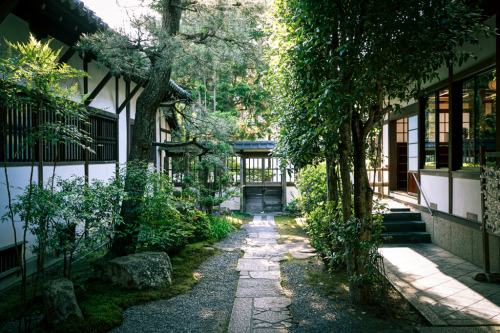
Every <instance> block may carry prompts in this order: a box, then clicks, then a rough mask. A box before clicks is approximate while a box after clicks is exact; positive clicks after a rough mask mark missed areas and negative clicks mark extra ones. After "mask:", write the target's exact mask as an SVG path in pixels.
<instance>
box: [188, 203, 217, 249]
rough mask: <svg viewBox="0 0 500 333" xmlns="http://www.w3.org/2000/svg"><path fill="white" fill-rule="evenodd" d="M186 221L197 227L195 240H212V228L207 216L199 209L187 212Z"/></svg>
mask: <svg viewBox="0 0 500 333" xmlns="http://www.w3.org/2000/svg"><path fill="white" fill-rule="evenodd" d="M185 219H186V222H187V223H190V224H192V225H193V226H194V227H195V229H194V238H195V240H196V241H201V240H206V239H211V238H212V226H211V223H210V218H209V217H208V216H207V214H205V213H204V212H202V211H201V210H198V209H191V210H188V211H187V213H186V216H185Z"/></svg>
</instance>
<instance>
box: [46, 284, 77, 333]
mask: <svg viewBox="0 0 500 333" xmlns="http://www.w3.org/2000/svg"><path fill="white" fill-rule="evenodd" d="M43 305H44V307H45V316H46V318H47V321H48V323H49V325H51V326H57V325H58V324H60V323H63V322H65V321H67V320H68V319H69V318H70V317H75V316H76V317H78V318H82V317H83V316H82V311H81V310H80V307H79V306H78V304H77V303H76V297H75V289H74V288H73V283H72V282H71V281H70V280H68V279H64V278H63V279H57V280H50V281H48V282H47V283H45V285H44V288H43Z"/></svg>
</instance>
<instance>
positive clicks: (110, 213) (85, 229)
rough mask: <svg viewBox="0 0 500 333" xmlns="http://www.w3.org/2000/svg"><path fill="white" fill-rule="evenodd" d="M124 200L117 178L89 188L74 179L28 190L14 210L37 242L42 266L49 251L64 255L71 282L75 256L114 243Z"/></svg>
mask: <svg viewBox="0 0 500 333" xmlns="http://www.w3.org/2000/svg"><path fill="white" fill-rule="evenodd" d="M123 196H124V193H123V188H122V183H121V180H120V179H117V178H115V177H113V178H111V179H110V180H109V181H108V182H103V181H101V180H96V179H93V180H92V182H91V183H90V184H88V183H87V181H86V179H85V177H77V176H72V177H71V178H69V179H61V178H58V179H57V180H53V179H50V180H49V181H48V182H47V183H46V184H43V185H41V186H39V185H37V184H33V185H32V186H27V187H26V189H25V191H24V193H23V194H22V195H19V196H18V197H17V198H16V201H15V202H14V203H13V205H12V208H13V212H14V213H15V214H19V217H20V218H21V219H23V220H24V221H26V223H27V229H28V230H29V231H30V232H31V233H32V234H34V235H35V236H36V238H37V242H36V244H34V245H33V246H32V250H33V252H34V253H36V254H38V255H39V261H40V262H39V264H40V265H42V264H43V259H44V256H45V254H46V252H47V251H55V252H56V253H58V254H62V255H63V257H64V262H63V271H62V273H63V275H64V276H66V277H68V278H70V277H71V264H72V262H73V258H74V255H75V254H87V253H90V252H92V251H94V250H95V249H96V248H97V247H99V246H101V245H103V244H105V243H106V242H107V241H108V240H110V238H111V236H112V234H113V231H114V225H115V224H116V223H120V222H121V217H120V215H119V210H120V202H121V200H122V199H123Z"/></svg>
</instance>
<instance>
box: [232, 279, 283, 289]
mask: <svg viewBox="0 0 500 333" xmlns="http://www.w3.org/2000/svg"><path fill="white" fill-rule="evenodd" d="M237 288H238V289H237V290H239V289H240V288H245V289H251V288H253V289H276V290H278V291H280V290H281V284H280V281H279V280H276V279H249V280H244V281H241V280H240V281H238V287H237Z"/></svg>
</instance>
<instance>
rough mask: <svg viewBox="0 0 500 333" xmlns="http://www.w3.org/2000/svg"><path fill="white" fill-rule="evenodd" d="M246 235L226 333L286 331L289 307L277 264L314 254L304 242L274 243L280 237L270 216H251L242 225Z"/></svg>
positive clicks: (289, 322)
mask: <svg viewBox="0 0 500 333" xmlns="http://www.w3.org/2000/svg"><path fill="white" fill-rule="evenodd" d="M243 228H245V230H247V232H248V238H247V239H246V245H245V246H243V247H242V248H241V249H242V250H243V251H244V252H245V254H244V256H243V258H241V259H240V260H239V261H238V266H237V270H238V271H239V272H240V280H239V282H238V287H237V290H236V299H235V301H234V305H233V312H232V314H231V320H230V323H229V329H228V333H236V332H237V333H244V332H253V331H254V329H255V330H257V329H265V330H266V332H288V330H287V328H289V327H290V326H292V318H291V315H290V312H289V310H288V306H289V305H290V304H291V301H290V299H289V298H287V297H286V296H285V294H284V291H283V289H282V287H281V274H280V264H279V262H280V261H282V260H286V258H285V254H287V253H290V255H291V256H293V257H295V258H308V257H311V256H313V255H315V254H314V253H313V252H314V251H313V249H312V248H311V247H310V246H309V245H308V243H306V242H300V243H297V242H290V243H285V244H278V243H277V241H276V240H277V239H279V238H280V235H279V233H278V232H277V226H276V224H275V222H274V217H273V216H272V215H255V216H254V220H253V222H251V223H250V224H246V225H244V226H243Z"/></svg>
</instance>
